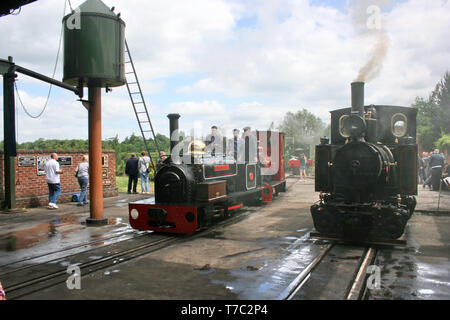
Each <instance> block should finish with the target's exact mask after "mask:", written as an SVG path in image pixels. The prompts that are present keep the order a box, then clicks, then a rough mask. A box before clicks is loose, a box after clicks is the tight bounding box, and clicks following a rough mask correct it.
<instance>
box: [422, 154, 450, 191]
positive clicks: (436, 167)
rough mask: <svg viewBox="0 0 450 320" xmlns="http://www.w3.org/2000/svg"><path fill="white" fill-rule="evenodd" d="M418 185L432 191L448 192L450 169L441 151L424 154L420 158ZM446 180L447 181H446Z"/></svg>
mask: <svg viewBox="0 0 450 320" xmlns="http://www.w3.org/2000/svg"><path fill="white" fill-rule="evenodd" d="M417 166H418V183H419V184H422V186H423V188H424V189H425V188H426V187H429V188H430V190H432V191H440V190H448V185H447V183H446V181H445V180H448V179H446V178H448V177H450V169H449V166H448V163H446V161H445V157H444V155H443V154H441V153H440V152H439V149H435V150H434V151H432V152H430V153H428V152H423V153H422V157H419V158H418V164H417ZM444 179H445V180H444Z"/></svg>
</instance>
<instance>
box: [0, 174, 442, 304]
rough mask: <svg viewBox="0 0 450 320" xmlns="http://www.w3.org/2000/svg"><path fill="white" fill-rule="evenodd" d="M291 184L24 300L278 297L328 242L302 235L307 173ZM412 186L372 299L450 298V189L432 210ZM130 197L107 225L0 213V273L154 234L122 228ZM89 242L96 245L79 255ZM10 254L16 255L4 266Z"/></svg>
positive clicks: (57, 215)
mask: <svg viewBox="0 0 450 320" xmlns="http://www.w3.org/2000/svg"><path fill="white" fill-rule="evenodd" d="M288 184H289V185H291V188H290V190H289V191H288V192H287V193H286V194H281V195H280V196H279V197H278V198H276V200H275V201H274V203H272V204H270V205H265V206H262V207H253V208H250V209H249V210H248V211H242V212H240V213H239V215H240V217H239V219H236V220H235V223H232V224H229V225H226V226H222V227H220V226H219V227H215V228H214V229H213V230H211V231H210V232H206V233H204V234H200V235H197V236H196V237H192V238H191V239H183V241H182V242H180V243H177V244H176V245H171V246H168V247H165V248H162V249H161V250H158V251H155V252H153V253H149V254H146V255H144V256H141V257H139V258H136V259H133V260H130V261H127V262H123V263H120V261H118V263H117V264H116V265H114V266H113V267H110V268H106V269H104V270H100V271H97V272H93V273H90V274H87V275H85V276H83V273H82V278H81V289H80V290H69V289H68V288H67V286H66V284H65V283H62V284H60V285H56V286H54V287H51V288H47V289H44V290H41V291H39V292H36V293H33V294H31V295H28V296H26V297H25V298H26V299H277V298H278V297H279V296H280V294H281V293H282V292H283V290H284V289H285V288H286V286H287V285H288V284H289V283H290V282H291V281H292V280H293V279H295V277H296V276H297V275H298V273H299V272H301V271H302V270H303V269H304V268H305V267H306V266H307V265H308V264H309V263H310V262H311V261H312V260H313V259H314V258H315V257H316V256H317V255H318V254H319V253H320V251H321V250H322V248H323V247H324V246H325V245H326V243H327V242H326V241H318V240H313V239H310V238H309V232H310V231H312V230H313V225H312V220H311V217H310V213H309V207H310V205H311V204H312V203H314V202H315V201H316V200H317V194H316V193H315V192H314V181H313V180H306V181H304V180H297V179H294V178H290V179H288ZM419 192H420V193H419V197H418V200H419V203H418V206H417V209H418V212H417V213H416V214H415V215H414V216H413V217H412V219H411V220H410V222H409V224H408V227H407V230H406V232H405V239H406V240H407V246H406V248H391V249H384V250H382V251H381V252H380V253H379V255H378V258H377V261H376V264H377V265H379V266H380V267H381V270H382V271H381V288H380V289H377V290H374V291H373V292H372V295H371V298H372V299H449V298H450V274H449V271H450V270H449V266H450V263H449V258H450V250H449V249H450V248H449V246H450V194H449V193H442V195H441V196H442V197H441V198H440V200H439V201H440V211H439V212H437V210H436V209H437V200H438V198H437V196H438V193H436V192H432V191H428V190H423V189H422V188H420V190H419ZM147 197H148V196H147ZM129 198H130V199H132V201H134V200H137V199H142V198H144V196H143V195H120V196H119V197H116V198H109V199H105V217H107V218H108V219H109V225H108V226H104V227H87V226H86V225H85V222H84V221H85V219H86V218H87V217H88V210H89V208H87V207H81V208H80V207H77V206H76V205H75V204H62V205H61V206H60V209H59V210H57V211H48V210H46V209H42V208H36V209H30V210H28V212H25V213H19V214H14V215H11V214H8V215H7V214H0V266H2V268H1V269H0V270H1V271H0V281H2V274H3V273H4V272H6V271H8V270H13V269H14V268H20V267H24V266H28V265H33V264H36V263H43V262H48V261H50V260H52V261H58V264H59V265H60V266H62V267H65V265H63V264H61V263H66V264H76V263H77V259H79V261H81V260H83V259H89V258H90V257H91V258H92V259H94V258H95V257H100V256H106V255H108V252H109V251H108V250H109V249H110V245H112V244H114V243H119V242H122V241H124V240H127V241H134V240H133V239H134V237H138V236H141V235H143V234H144V236H149V237H151V236H152V235H151V234H149V233H148V232H137V231H135V230H133V229H131V228H130V227H129V225H128V210H127V203H128V201H129ZM108 248H109V249H108ZM92 249H95V252H94V251H93V252H87V253H85V254H80V253H81V252H84V251H86V250H92ZM102 250H103V251H102ZM352 250H358V249H357V248H348V250H347V251H346V252H342V254H339V255H337V257H334V258H335V261H336V263H337V262H338V260H341V262H342V260H345V257H349V256H352V254H351V252H352ZM52 252H53V253H52ZM46 253H52V254H50V255H46ZM92 255H94V256H92ZM66 256H70V257H71V258H70V259H67V258H65V257H66ZM342 257H343V258H344V259H340V258H342ZM329 259H331V260H333V257H329ZM14 261H18V262H16V263H14V264H11V263H13V262H14ZM346 261H351V259H347V260H346ZM80 263H81V262H80ZM330 263H334V262H333V261H331V262H330ZM339 268H341V267H339ZM339 268H337V269H339ZM330 272H331V271H330ZM13 274H14V273H13ZM18 275H19V274H18ZM9 276H11V274H10V275H9ZM13 280H14V279H13ZM342 281H343V279H342V278H340V277H339V278H336V281H335V282H333V283H324V282H322V283H319V282H310V283H309V284H307V286H309V287H310V290H313V291H311V292H315V296H314V299H330V298H331V299H333V298H334V299H338V298H340V297H339V293H340V292H343V291H344V289H345V288H343V284H342V283H341V282H342ZM4 286H5V287H6V291H7V286H6V285H5V284H4ZM307 286H306V285H305V292H306V289H307V288H308V287H307ZM311 288H312V289H311ZM321 292H322V293H323V294H321ZM333 292H334V293H333ZM7 294H8V293H7ZM312 296H313V295H310V296H309V295H307V294H304V295H303V296H302V295H300V296H299V297H300V298H302V299H308V298H309V297H312Z"/></svg>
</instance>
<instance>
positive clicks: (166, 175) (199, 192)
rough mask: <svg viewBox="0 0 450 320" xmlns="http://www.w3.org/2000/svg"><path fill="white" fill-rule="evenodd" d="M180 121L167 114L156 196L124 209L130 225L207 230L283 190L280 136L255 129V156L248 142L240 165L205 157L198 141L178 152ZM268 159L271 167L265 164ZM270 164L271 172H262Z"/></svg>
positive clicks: (220, 157) (224, 157) (169, 230)
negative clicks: (166, 149) (167, 140)
mask: <svg viewBox="0 0 450 320" xmlns="http://www.w3.org/2000/svg"><path fill="white" fill-rule="evenodd" d="M179 117H180V115H178V114H169V115H168V118H169V119H170V134H171V156H169V157H168V158H167V159H166V160H164V162H163V164H162V166H161V168H160V169H159V170H158V171H157V172H156V175H155V197H154V198H150V199H144V200H140V201H136V202H132V203H129V205H128V207H129V221H130V225H131V227H133V228H134V229H138V230H153V231H155V232H167V233H180V234H192V233H194V232H196V231H197V230H199V229H202V228H207V227H209V226H210V225H211V224H212V222H213V221H214V220H215V218H216V217H223V216H228V215H230V214H231V213H232V212H234V211H235V210H238V209H239V208H241V207H242V206H243V205H260V204H262V203H269V202H271V201H272V197H273V195H276V194H278V193H279V192H285V191H286V180H285V163H284V162H285V161H284V134H283V133H278V132H271V131H257V132H256V134H255V135H254V136H253V137H254V139H253V140H252V141H253V142H254V144H255V145H256V146H255V145H254V146H255V148H256V149H255V150H258V151H259V152H254V154H252V152H251V150H250V148H251V146H252V143H251V141H250V140H251V139H250V137H248V138H246V143H245V157H244V159H243V160H242V161H240V160H238V159H235V157H234V156H228V155H226V153H220V154H216V153H215V152H212V153H210V154H209V153H208V152H205V145H204V143H203V142H202V141H196V140H194V141H192V142H190V143H189V145H188V147H187V148H186V149H187V152H186V154H184V149H182V150H183V152H179V151H178V150H179V146H180V145H182V144H181V143H180V142H179V137H178V134H177V133H178V119H179ZM266 142H267V143H266ZM224 149H226V148H224ZM178 154H179V156H178ZM264 156H265V157H264ZM268 156H270V161H269V162H270V163H268V162H267V161H265V160H267V159H268ZM263 157H264V159H263ZM268 166H270V167H271V168H272V169H273V168H275V169H274V170H272V171H271V170H266V169H268V168H267V167H268Z"/></svg>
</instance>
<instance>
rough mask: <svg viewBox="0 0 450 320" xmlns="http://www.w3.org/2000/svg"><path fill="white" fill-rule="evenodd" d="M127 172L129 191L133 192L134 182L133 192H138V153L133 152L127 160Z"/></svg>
mask: <svg viewBox="0 0 450 320" xmlns="http://www.w3.org/2000/svg"><path fill="white" fill-rule="evenodd" d="M125 174H126V175H128V193H131V185H132V184H133V193H134V194H137V191H136V186H137V181H138V174H139V159H137V158H136V154H134V153H132V154H131V158H130V159H128V160H127V163H126V165H125Z"/></svg>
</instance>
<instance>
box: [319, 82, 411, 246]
mask: <svg viewBox="0 0 450 320" xmlns="http://www.w3.org/2000/svg"><path fill="white" fill-rule="evenodd" d="M416 115H417V110H415V109H413V108H408V107H399V106H387V105H369V106H364V83H362V82H355V83H352V107H351V108H343V109H338V110H334V111H331V141H330V140H328V138H323V139H321V144H320V145H318V146H316V160H315V161H316V166H315V190H316V191H317V192H320V203H318V204H314V205H313V206H312V207H311V213H312V217H313V221H314V226H315V228H316V230H317V231H319V232H321V233H325V234H335V235H339V236H340V237H343V238H350V239H397V238H399V237H400V236H401V235H402V234H403V232H404V229H405V226H406V223H407V221H408V220H409V218H410V217H411V215H412V214H413V212H414V208H415V205H416V200H415V197H414V195H416V194H417V163H416V161H417V144H416Z"/></svg>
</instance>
